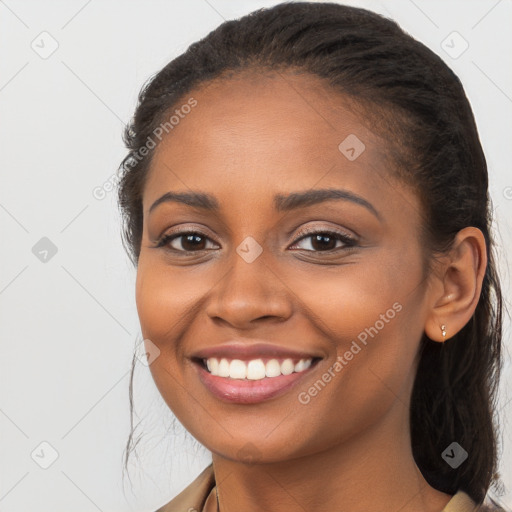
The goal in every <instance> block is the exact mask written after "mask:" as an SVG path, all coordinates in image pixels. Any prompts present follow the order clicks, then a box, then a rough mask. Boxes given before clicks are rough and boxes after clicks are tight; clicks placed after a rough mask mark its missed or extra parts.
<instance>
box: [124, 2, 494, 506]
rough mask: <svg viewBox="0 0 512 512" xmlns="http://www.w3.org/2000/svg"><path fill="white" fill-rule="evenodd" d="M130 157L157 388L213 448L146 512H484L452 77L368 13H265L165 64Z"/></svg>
mask: <svg viewBox="0 0 512 512" xmlns="http://www.w3.org/2000/svg"><path fill="white" fill-rule="evenodd" d="M125 141H126V144H127V147H128V149H129V154H128V155H127V157H126V158H125V159H124V161H123V165H122V170H123V172H122V176H121V181H120V190H119V199H120V206H121V209H122V213H123V215H124V220H125V229H124V235H125V243H126V246H127V249H128V250H129V252H130V255H131V256H132V259H133V262H134V263H135V264H136V266H137V283H136V300H137V309H138V314H139V319H140V323H141V330H142V334H143V336H144V338H145V344H146V351H147V353H148V358H149V360H150V369H151V373H152V376H153V378H154V380H155V383H156V385H157V387H158V389H159V391H160V393H161V394H162V397H163V398H164V400H165V401H166V403H167V404H168V406H169V407H170V408H171V409H172V411H173V412H174V414H175V415H176V416H177V418H178V419H179V420H180V422H181V423H182V424H183V425H184V426H185V428H186V429H187V430H188V431H189V432H190V433H191V434H192V435H193V436H194V437H195V438H196V439H197V440H199V441H200V442H201V443H202V444H203V445H204V446H205V447H206V448H208V449H209V450H211V452H212V465H211V466H209V467H208V468H206V469H205V470H204V471H203V473H202V474H201V475H200V476H199V477H198V478H197V480H196V481H195V482H193V483H192V484H191V485H190V486H189V487H188V488H187V489H186V490H185V491H184V492H183V493H181V494H180V495H179V496H178V497H176V498H175V499H174V500H172V501H171V502H170V503H168V504H167V505H165V506H164V507H162V508H161V509H159V510H160V511H164V512H171V511H178V510H180V511H183V510H189V511H192V510H198V511H199V510H203V511H208V512H210V511H215V510H220V511H221V512H226V511H235V510H236V511H240V510H243V511H244V512H250V511H253V510H254V511H255V510H271V511H282V510H283V511H284V510H287V511H288V510H300V511H302V510H304V511H313V510H319V509H320V508H322V509H328V510H350V511H351V512H362V511H364V512H368V511H377V510H379V511H381V510H386V511H394V510H396V511H398V510H400V511H402V512H409V511H411V512H412V511H415V512H418V511H422V512H424V511H425V512H427V511H428V512H434V511H441V510H446V511H452V512H453V511H469V510H474V509H476V507H477V506H478V505H479V504H481V503H482V502H483V500H484V497H485V495H486V492H487V490H488V488H489V486H490V485H491V484H492V483H493V482H494V480H495V478H496V474H495V470H496V441H495V425H494V423H493V403H494V397H495V390H496V385H497V381H498V374H499V369H500V344H501V293H500V286H499V281H498V278H497V276H496V268H495V263H494V258H493V252H492V251H493V246H492V240H491V236H490V232H489V231H490V223H491V220H490V207H489V199H488V195H487V169H486V162H485V158H484V155H483V152H482V148H481V145H480V141H479V138H478V134H477V129H476V127H475V122H474V118H473V114H472V111H471V108H470V106H469V103H468V100H467V98H466V96H465V93H464V90H463V88H462V85H461V83H460V81H459V79H458V78H457V77H456V76H455V75H454V73H453V72H452V71H451V70H450V69H449V68H448V67H447V66H446V65H445V64H444V63H443V61H442V60H441V59H440V58H439V57H437V56H436V55H435V54H434V53H433V52H431V51H430V50H428V49H427V48H426V47H425V46H424V45H422V44H421V43H419V42H417V41H415V40H414V39H412V38H411V37H410V36H408V35H406V34H405V33H404V32H403V31H402V30H401V29H400V28H399V27H398V26H397V24H396V23H394V22H392V21H390V20H387V19H385V18H383V17H381V16H379V15H377V14H375V13H372V12H369V11H366V10H363V9H357V8H353V7H346V6H341V5H338V4H331V3H307V2H304V3H291V4H287V3H284V4H280V5H277V6H275V7H273V8H271V9H262V10H259V11H256V12H254V13H252V14H250V15H248V16H245V17H243V18H241V19H239V20H235V21H228V22H226V23H224V24H222V25H221V26H220V27H219V28H217V29H216V30H214V31H213V32H211V33H210V34H209V35H208V36H207V37H205V38H204V39H202V40H201V41H199V42H197V43H195V44H193V45H191V46H190V48H189V49H188V50H187V51H186V52H185V53H184V54H183V55H181V56H179V57H178V58H176V59H174V60H173V61H172V62H170V63H169V64H168V65H167V66H165V67H164V68H163V69H162V70H161V71H160V72H159V73H158V74H157V75H156V76H155V77H154V78H153V79H152V80H151V81H150V82H149V83H148V84H147V85H146V86H145V87H144V89H143V91H142V92H141V94H140V97H139V104H138V106H137V110H136V112H135V116H134V119H133V121H132V123H131V125H130V126H129V127H128V128H127V130H126V133H125ZM152 354H153V356H152ZM480 510H484V509H483V508H480Z"/></svg>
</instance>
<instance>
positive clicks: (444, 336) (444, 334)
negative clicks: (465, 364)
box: [441, 324, 446, 341]
mask: <svg viewBox="0 0 512 512" xmlns="http://www.w3.org/2000/svg"><path fill="white" fill-rule="evenodd" d="M441 334H442V335H443V341H445V340H446V325H444V324H443V325H441Z"/></svg>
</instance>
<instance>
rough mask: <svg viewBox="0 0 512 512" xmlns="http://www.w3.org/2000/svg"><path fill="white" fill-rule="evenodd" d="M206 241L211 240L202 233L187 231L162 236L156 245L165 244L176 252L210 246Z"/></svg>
mask: <svg viewBox="0 0 512 512" xmlns="http://www.w3.org/2000/svg"><path fill="white" fill-rule="evenodd" d="M208 242H212V241H211V240H210V239H209V238H208V237H207V236H205V235H203V234H202V233H199V232H196V231H187V232H181V233H173V234H169V235H165V236H163V237H162V239H161V240H160V241H159V243H158V245H157V247H164V246H165V247H169V249H171V250H174V251H177V252H197V251H203V250H206V249H208V248H210V247H208Z"/></svg>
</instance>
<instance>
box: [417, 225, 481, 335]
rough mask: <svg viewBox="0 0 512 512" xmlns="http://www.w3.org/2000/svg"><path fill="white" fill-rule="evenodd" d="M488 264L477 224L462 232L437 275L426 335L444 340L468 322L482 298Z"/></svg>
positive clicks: (456, 238) (443, 260) (442, 260)
mask: <svg viewBox="0 0 512 512" xmlns="http://www.w3.org/2000/svg"><path fill="white" fill-rule="evenodd" d="M486 267H487V249H486V244H485V238H484V235H483V233H482V232H481V231H480V230H479V229H478V228H475V227H467V228H464V229H462V230H461V231H459V232H458V233H457V235H456V237H455V240H454V243H453V246H452V248H451V249H450V252H449V254H448V255H447V257H446V258H443V259H441V261H440V268H438V272H436V274H437V276H436V277H435V278H434V279H435V280H436V281H437V282H436V283H435V285H434V286H433V287H432V292H433V300H432V306H431V308H430V311H429V313H428V315H427V319H426V323H425V334H426V335H427V336H428V337H429V338H430V339H431V340H433V341H439V342H443V341H445V340H447V339H449V338H451V337H452V336H454V335H455V334H457V333H458V332H459V331H460V330H461V329H462V328H463V327H464V326H465V325H466V324H467V323H468V322H469V320H470V318H471V317H472V316H473V313H474V312H475V309H476V306H477V304H478V300H479V298H480V292H481V290H482V282H483V279H484V275H485V269H486ZM442 326H444V330H445V331H446V336H443V333H442V330H443V328H442Z"/></svg>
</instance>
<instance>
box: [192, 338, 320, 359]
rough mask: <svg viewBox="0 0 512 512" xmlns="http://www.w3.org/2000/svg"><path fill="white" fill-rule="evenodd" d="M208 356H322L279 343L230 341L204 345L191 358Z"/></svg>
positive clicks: (249, 357) (254, 357) (234, 357)
mask: <svg viewBox="0 0 512 512" xmlns="http://www.w3.org/2000/svg"><path fill="white" fill-rule="evenodd" d="M210 357H217V358H226V359H242V360H250V359H258V358H263V357H265V358H268V357H273V358H276V359H287V358H290V359H315V358H319V357H322V356H321V355H320V354H318V353H312V352H306V351H298V350H292V349H290V348H287V347H283V346H281V345H273V344H270V343H265V342H248V341H232V342H228V343H223V344H222V345H215V346H213V347H206V348H203V349H201V350H198V351H197V352H194V353H193V354H192V356H191V358H192V359H194V358H195V359H209V358H210Z"/></svg>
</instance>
